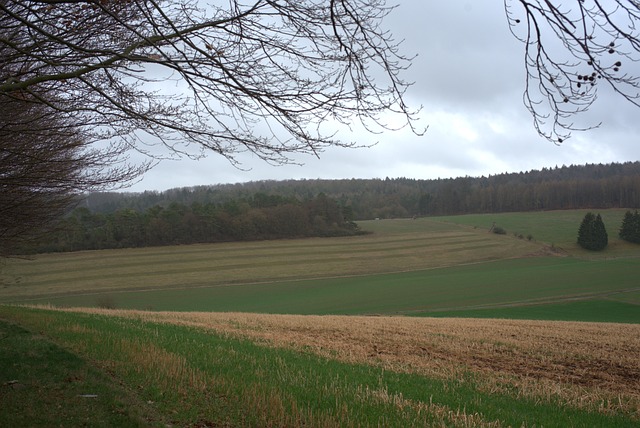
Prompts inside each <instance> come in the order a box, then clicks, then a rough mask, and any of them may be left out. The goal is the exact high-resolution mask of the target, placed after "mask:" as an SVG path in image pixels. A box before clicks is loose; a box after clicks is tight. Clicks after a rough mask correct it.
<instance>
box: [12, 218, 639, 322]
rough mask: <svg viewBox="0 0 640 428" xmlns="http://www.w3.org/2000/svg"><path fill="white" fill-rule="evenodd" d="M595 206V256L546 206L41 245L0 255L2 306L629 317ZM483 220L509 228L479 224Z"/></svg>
mask: <svg viewBox="0 0 640 428" xmlns="http://www.w3.org/2000/svg"><path fill="white" fill-rule="evenodd" d="M602 214H603V218H604V220H605V222H606V225H607V229H608V230H609V236H610V245H609V248H607V250H605V251H603V252H600V253H590V252H586V251H584V250H581V249H579V248H577V246H576V245H575V243H574V241H575V236H576V235H577V227H578V225H579V223H580V220H581V218H582V217H583V215H584V212H583V211H568V212H563V211H557V212H540V213H512V214H499V215H471V216H456V217H436V218H422V219H417V220H409V219H398V220H381V221H369V222H362V223H361V227H362V228H363V229H364V230H370V231H373V232H374V233H373V234H370V235H365V236H358V237H349V238H327V239H306V240H283V241H264V242H252V243H220V244H211V245H192V246H177V247H161V248H143V249H130V250H108V251H88V252H80V253H66V254H46V255H40V256H37V257H36V258H35V259H34V260H10V261H8V262H7V263H6V265H5V266H3V268H2V288H0V303H1V302H5V303H39V304H44V303H50V304H54V305H59V306H108V307H118V308H137V309H152V310H175V311H194V310H198V311H245V312H264V313H297V314H402V315H416V316H425V315H427V316H428V315H434V316H445V315H446V316H478V317H487V316H490V317H515V318H523V317H524V318H533V319H575V320H591V321H615V322H634V323H637V322H640V310H635V309H637V308H638V305H640V285H639V284H638V281H637V278H638V276H639V274H640V263H638V262H639V258H640V248H639V247H638V246H637V245H635V246H634V245H632V244H628V243H625V242H623V241H620V240H619V239H617V237H616V234H617V229H616V224H618V220H621V219H622V216H623V214H624V210H608V211H604V212H603V213H602ZM493 222H495V223H496V224H498V225H501V226H502V227H504V228H505V229H507V231H508V232H510V233H508V234H507V235H502V236H500V235H495V234H492V233H488V228H490V227H491V224H493ZM511 231H513V232H516V231H517V233H516V235H518V234H522V235H525V236H526V235H527V234H531V235H533V237H534V239H533V240H531V241H529V240H527V239H519V238H518V237H517V236H514V233H513V232H511ZM552 238H557V239H552ZM552 244H553V247H551V245H552ZM589 305H592V306H589ZM593 305H595V306H593ZM593 307H598V308H599V309H598V310H592V309H593ZM580 308H584V310H580Z"/></svg>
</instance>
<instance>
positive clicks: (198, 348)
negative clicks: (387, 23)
mask: <svg viewBox="0 0 640 428" xmlns="http://www.w3.org/2000/svg"><path fill="white" fill-rule="evenodd" d="M0 317H2V318H8V319H12V320H14V321H18V322H20V323H21V324H23V325H25V326H27V328H29V329H31V330H35V331H41V332H42V333H44V334H45V335H47V336H48V337H50V338H51V340H54V341H55V342H57V343H59V344H60V345H61V346H63V347H64V348H66V349H69V350H72V352H73V354H75V355H78V356H80V357H81V358H83V359H89V360H91V361H93V362H94V363H95V364H97V365H99V366H102V367H105V368H107V369H108V370H109V373H111V374H112V376H113V381H114V382H113V383H111V384H109V383H104V384H102V385H101V388H102V389H100V395H99V397H100V398H99V399H98V400H96V401H94V402H93V403H95V406H96V408H97V411H96V413H95V414H85V412H84V411H82V409H80V410H81V413H82V416H81V417H83V418H85V419H83V422H86V423H87V424H88V425H92V426H94V425H95V423H96V422H97V421H102V420H103V419H102V418H103V417H106V416H105V415H103V412H105V411H106V412H107V413H110V412H109V409H112V410H117V409H119V410H117V411H115V412H114V413H116V415H111V416H112V417H121V416H122V415H127V414H129V413H131V412H133V411H135V410H137V409H138V408H139V405H138V404H135V403H140V402H144V403H147V405H146V407H147V408H148V409H150V410H149V411H152V412H153V413H154V417H153V418H149V419H147V420H148V421H149V422H150V424H151V423H152V422H159V421H161V420H165V421H166V420H169V421H170V423H171V424H174V425H178V426H186V425H194V426H222V425H224V426H380V425H383V426H390V427H392V426H398V427H409V426H429V425H446V426H488V424H495V423H497V424H498V426H534V425H535V426H573V427H591V426H607V427H617V426H620V427H625V426H634V425H635V424H636V423H637V420H636V419H634V418H635V417H633V416H631V415H629V414H625V413H619V412H618V411H615V410H612V409H609V410H608V411H607V413H606V414H605V413H601V412H597V411H594V410H595V409H594V410H585V409H579V408H576V407H574V406H571V405H565V404H562V403H556V402H554V400H542V401H541V400H537V399H536V400H533V399H528V398H522V397H519V394H518V392H517V391H514V392H513V394H509V393H488V392H483V391H482V389H481V388H479V387H478V385H477V384H476V380H475V378H474V376H473V375H472V374H469V376H465V377H463V378H460V377H455V378H449V379H436V378H430V377H425V376H422V375H418V374H414V373H399V372H394V371H388V370H381V369H380V368H379V367H375V366H371V365H367V364H348V363H342V362H339V361H335V360H332V359H326V358H321V357H318V356H316V355H314V354H312V353H307V352H304V351H302V352H300V351H294V350H288V349H282V348H272V347H265V346H263V345H257V344H255V343H253V342H251V341H249V340H245V339H239V338H234V337H232V336H228V335H219V334H216V333H213V332H211V331H203V330H200V329H195V328H189V327H184V326H176V325H167V324H156V323H150V322H141V321H136V320H125V319H120V318H115V317H109V316H96V315H86V314H77V313H76V314H72V313H55V312H50V311H42V310H28V309H11V308H6V307H5V308H2V307H0ZM0 325H3V324H0ZM3 326H4V325H3ZM3 328H7V327H3ZM11 328H12V327H9V328H8V329H7V330H6V331H8V333H5V334H7V336H6V338H10V339H11V341H12V342H11V343H16V341H15V340H14V336H15V334H14V333H12V332H11V331H9V330H11ZM19 335H22V338H21V339H19V340H18V342H20V341H23V342H25V343H26V342H27V341H29V340H32V339H33V338H34V336H28V335H27V334H25V333H24V331H23V330H21V331H20V332H19ZM38 340H40V339H38ZM41 342H42V343H46V344H47V345H46V346H49V347H50V348H51V349H54V350H56V349H58V348H56V347H55V346H53V345H51V344H50V343H49V342H45V341H41ZM37 352H38V351H36V353H37ZM61 354H62V355H63V357H62V358H64V359H66V360H70V361H71V360H73V361H74V362H73V365H74V367H70V368H69V367H67V366H66V365H64V364H63V365H61V366H59V367H56V370H55V372H54V373H52V374H50V373H49V372H47V371H41V372H40V373H39V374H38V378H39V379H38V381H39V382H41V383H46V382H52V383H59V379H57V378H56V376H58V374H57V373H61V374H64V372H65V371H66V370H69V371H70V373H75V370H77V369H76V367H75V366H82V363H81V362H78V361H77V358H76V357H75V356H73V355H70V354H69V353H68V352H67V351H62V352H61ZM47 355H48V354H47V353H46V351H42V357H44V358H46V356H47ZM68 355H70V356H68ZM12 357H13V358H14V360H15V355H14V356H12ZM10 360H11V357H9V359H7V360H5V361H4V364H3V365H2V366H0V369H1V370H2V374H3V375H4V376H8V375H7V374H6V372H7V371H9V370H10V368H9V365H10V364H9V363H10ZM32 364H33V365H36V366H37V365H41V364H42V363H41V362H39V361H35V360H33V359H30V360H26V361H24V363H23V367H27V366H30V365H32ZM26 371H27V370H22V372H21V373H18V374H16V376H20V375H25V372H26ZM12 375H13V373H12ZM116 383H120V384H121V386H120V387H118V388H121V389H122V388H126V389H127V390H128V391H129V392H130V393H131V394H134V395H135V397H133V398H134V404H133V405H130V406H124V407H122V406H120V407H118V405H117V404H112V403H111V401H110V398H109V394H106V395H107V396H106V397H103V395H102V394H103V391H105V390H106V391H109V390H110V389H112V388H117V387H116V386H114V385H115V384H116ZM77 385H78V386H81V387H77V388H76V390H77V391H86V390H87V389H86V387H88V384H87V382H85V381H84V379H82V380H80V381H78V382H77ZM76 390H73V391H71V392H69V394H68V400H69V401H63V402H62V405H61V407H58V408H57V410H56V406H57V405H58V404H57V403H59V402H56V398H57V396H56V392H55V391H50V390H41V391H40V394H41V396H42V397H41V398H42V402H41V404H38V408H37V411H38V412H40V413H41V419H40V420H41V421H42V422H43V424H45V425H46V424H50V425H53V424H54V423H56V422H59V421H61V420H63V419H62V418H64V417H65V415H64V413H65V412H66V411H67V410H68V409H69V408H71V407H74V405H75V402H76V401H78V400H79V398H78V397H77V396H76V395H74V394H75V392H76ZM91 391H92V392H93V391H94V389H91ZM29 392H33V391H32V390H31V391H29ZM5 394H6V395H7V396H10V395H11V394H13V391H10V392H8V393H5ZM128 398H132V397H128ZM621 398H623V399H626V398H625V397H621ZM143 407H145V406H143ZM16 412H17V413H19V411H17V410H16V408H15V407H5V406H2V407H1V408H0V420H5V421H9V422H10V424H11V425H13V424H12V423H13V422H15V421H16V419H14V417H15V413H16ZM58 418H60V419H58ZM136 422H137V419H136V418H133V419H126V418H125V419H120V420H115V421H114V423H116V424H118V425H119V426H125V425H126V426H132V425H135V424H136ZM493 426H496V425H493Z"/></svg>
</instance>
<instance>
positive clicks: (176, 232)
mask: <svg viewBox="0 0 640 428" xmlns="http://www.w3.org/2000/svg"><path fill="white" fill-rule="evenodd" d="M351 220H352V215H351V213H350V210H349V208H348V207H341V206H339V205H338V203H337V202H336V201H335V200H333V199H331V198H328V197H327V196H326V195H324V194H319V195H317V196H316V197H314V198H311V199H307V200H305V201H299V200H297V199H295V198H285V197H282V196H276V195H266V194H264V193H257V194H255V195H253V196H252V197H248V198H240V199H235V200H230V201H228V202H227V203H224V204H221V205H217V204H213V203H206V204H202V203H199V202H193V203H191V204H190V205H185V204H181V203H178V202H172V203H170V204H169V205H168V206H167V207H162V206H160V205H154V206H152V207H150V208H148V209H146V210H144V211H136V210H134V209H131V208H123V209H119V210H117V211H115V212H112V213H99V212H92V211H90V210H89V209H87V208H85V207H80V208H77V209H75V210H74V211H72V212H71V213H70V214H69V215H68V216H67V217H66V218H65V219H64V220H63V221H62V223H61V224H60V225H59V228H58V231H57V232H56V233H54V234H52V235H51V236H50V237H49V238H48V239H47V240H46V241H43V242H40V243H35V244H33V245H32V246H31V247H29V248H25V249H24V252H55V251H79V250H97V249H106V248H133V247H146V246H158V245H176V244H194V243H210V242H223V241H247V240H263V239H279V238H297V237H310V236H346V235H354V234H357V233H360V231H359V229H358V227H357V225H356V224H355V223H353V222H352V221H351Z"/></svg>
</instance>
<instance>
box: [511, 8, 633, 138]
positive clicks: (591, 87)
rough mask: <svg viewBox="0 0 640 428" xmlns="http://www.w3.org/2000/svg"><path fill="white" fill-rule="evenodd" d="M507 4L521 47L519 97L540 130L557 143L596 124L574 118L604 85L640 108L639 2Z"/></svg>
mask: <svg viewBox="0 0 640 428" xmlns="http://www.w3.org/2000/svg"><path fill="white" fill-rule="evenodd" d="M505 10H506V13H507V19H508V21H509V26H510V28H511V32H512V33H513V34H514V36H515V37H516V38H518V39H519V40H520V41H522V42H523V43H524V45H525V57H524V63H525V69H526V88H525V91H524V94H523V99H524V104H525V106H526V107H527V108H528V109H529V111H530V112H531V114H532V115H533V118H534V126H535V128H536V130H537V131H538V133H539V134H540V135H542V136H544V137H545V138H547V139H549V140H552V141H554V142H557V143H562V142H563V141H564V140H566V139H567V138H569V137H570V136H571V132H572V131H576V130H585V129H590V128H594V127H597V126H599V124H598V123H591V124H587V125H583V126H579V125H576V124H575V122H574V121H573V120H574V118H575V117H576V116H578V115H579V114H580V113H584V112H586V111H587V110H589V108H590V107H591V106H592V105H593V103H594V102H595V101H596V100H597V95H598V91H599V89H602V88H600V87H601V86H602V85H607V86H609V87H610V88H611V89H612V90H613V91H614V92H615V93H617V94H618V95H620V96H622V97H623V98H624V99H626V100H627V101H629V102H631V103H632V104H634V105H636V106H638V107H640V80H639V79H640V77H639V76H638V74H637V73H638V70H637V68H636V70H634V67H635V66H636V64H635V63H637V62H638V61H640V37H639V36H640V32H639V30H638V28H637V23H638V19H639V18H640V2H638V1H634V0H616V1H602V0H578V1H573V2H552V1H549V0H545V1H542V0H536V1H526V0H518V1H515V0H505ZM625 70H629V71H625Z"/></svg>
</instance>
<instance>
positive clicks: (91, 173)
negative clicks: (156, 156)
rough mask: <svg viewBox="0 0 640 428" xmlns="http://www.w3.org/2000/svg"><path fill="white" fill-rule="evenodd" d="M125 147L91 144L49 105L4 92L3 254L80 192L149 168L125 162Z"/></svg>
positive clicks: (0, 158)
mask: <svg viewBox="0 0 640 428" xmlns="http://www.w3.org/2000/svg"><path fill="white" fill-rule="evenodd" d="M123 150H126V148H119V147H118V146H115V145H112V146H110V147H108V148H106V149H99V148H96V147H93V146H91V145H90V144H88V143H87V140H85V139H84V132H83V129H82V128H81V127H79V126H77V125H76V124H74V123H72V122H71V123H70V122H69V121H68V120H64V119H61V118H60V117H59V115H58V112H57V111H55V110H52V109H50V108H48V107H47V106H46V105H43V104H41V103H39V102H31V101H30V100H29V99H23V100H16V99H14V98H10V97H7V96H0V257H6V256H8V255H10V254H13V252H14V250H15V248H17V247H19V246H21V245H24V243H25V242H27V241H29V240H32V239H36V238H38V237H40V236H41V235H42V234H43V233H45V232H47V231H48V230H49V229H51V227H52V226H54V223H55V221H56V220H58V219H59V218H60V217H61V216H62V214H64V212H65V211H66V210H67V209H68V208H69V206H70V204H71V203H72V202H73V201H74V199H75V198H76V196H77V195H78V194H79V193H82V192H89V191H92V190H101V189H104V188H106V187H109V188H112V187H113V186H115V185H119V184H120V185H122V184H126V183H127V181H128V180H131V179H133V178H135V177H137V176H138V175H139V174H141V173H142V172H144V169H145V168H146V165H144V164H143V165H138V166H130V165H128V164H126V163H123V162H122V161H123V160H124V159H123V158H122V157H121V155H122V151H123Z"/></svg>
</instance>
